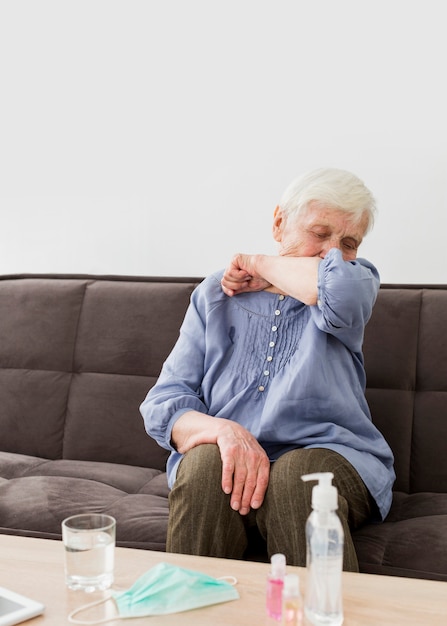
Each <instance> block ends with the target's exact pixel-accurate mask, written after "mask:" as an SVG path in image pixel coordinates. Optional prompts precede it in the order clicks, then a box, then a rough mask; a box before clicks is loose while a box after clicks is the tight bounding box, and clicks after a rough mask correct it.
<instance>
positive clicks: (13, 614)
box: [0, 587, 45, 626]
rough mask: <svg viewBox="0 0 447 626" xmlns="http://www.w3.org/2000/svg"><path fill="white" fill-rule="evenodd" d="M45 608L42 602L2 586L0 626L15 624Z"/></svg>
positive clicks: (12, 625) (34, 615) (0, 592)
mask: <svg viewBox="0 0 447 626" xmlns="http://www.w3.org/2000/svg"><path fill="white" fill-rule="evenodd" d="M44 610H45V607H44V605H43V604H42V603H41V602H36V601H35V600H31V599H30V598H26V597H25V596H22V595H20V594H19V593H15V592H14V591H10V590H9V589H5V588H4V587H0V626H14V624H20V622H24V621H25V620H27V619H30V618H31V617H36V616H37V615H40V614H41V613H43V612H44Z"/></svg>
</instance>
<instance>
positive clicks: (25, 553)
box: [0, 535, 447, 626]
mask: <svg viewBox="0 0 447 626" xmlns="http://www.w3.org/2000/svg"><path fill="white" fill-rule="evenodd" d="M63 558H64V555H63V546H62V543H61V542H60V541H53V540H46V539H31V538H25V537H16V536H10V535H0V586H1V587H7V588H8V589H11V590H12V591H15V592H16V593H21V594H23V595H26V596H29V597H31V598H33V599H35V600H39V601H41V602H43V604H45V606H46V609H45V613H44V614H43V615H42V616H39V617H36V618H34V619H32V620H30V621H28V622H26V624H27V625H28V624H29V626H64V624H69V621H68V614H69V613H70V612H71V611H73V610H74V609H76V608H78V607H80V606H81V605H84V604H86V603H88V602H92V601H94V600H96V599H101V598H102V597H104V594H103V593H100V592H98V593H93V594H87V593H85V592H83V591H70V590H68V589H67V588H66V586H65V582H64V566H63ZM160 562H166V563H173V564H175V565H179V566H181V567H186V568H189V569H194V570H198V571H200V572H203V573H206V574H208V575H210V576H215V577H219V576H225V575H227V576H235V577H236V578H237V580H238V584H237V589H238V591H239V595H240V599H239V600H235V601H231V602H226V603H222V604H219V605H213V606H209V607H204V608H200V609H195V610H192V611H187V612H184V613H181V614H179V613H176V614H171V615H162V616H156V617H151V618H150V621H148V618H136V619H132V621H131V622H129V621H122V620H121V621H119V620H111V621H110V622H108V624H110V626H118V625H120V626H122V625H123V624H126V623H129V624H132V626H147V625H148V624H153V626H165V625H166V626H167V625H171V626H174V625H175V626H178V625H179V624H180V623H181V624H182V626H188V625H189V624H191V625H194V626H200V625H202V624H203V625H205V624H206V625H207V626H208V625H210V624H212V626H224V625H225V626H236V625H237V624H241V625H243V626H251V625H253V626H265V625H266V624H269V625H270V624H271V622H270V621H269V620H267V618H266V614H265V588H266V578H267V574H268V570H269V565H268V564H267V563H254V562H249V561H234V560H230V559H216V558H208V557H196V556H188V555H181V554H168V553H163V552H151V551H147V550H135V549H129V548H117V549H116V557H115V583H114V585H113V589H114V590H124V589H127V588H128V587H130V586H131V585H132V584H133V582H134V581H135V580H136V579H137V578H138V577H139V576H141V575H142V574H143V573H144V572H146V571H147V570H148V569H150V568H151V567H153V566H154V565H156V564H157V563H160ZM287 572H288V573H292V572H293V573H297V574H298V575H299V577H300V585H301V590H302V592H304V590H305V584H306V570H305V569H304V568H297V567H290V566H288V567H287ZM343 605H344V615H345V619H344V622H343V624H344V626H354V625H361V626H379V625H380V626H387V625H388V624H389V625H393V626H396V625H400V624H405V625H406V626H412V625H415V626H416V625H417V626H429V625H434V624H436V625H439V626H441V625H446V624H447V583H444V582H438V581H429V580H418V579H410V578H398V577H388V576H378V575H377V576H376V575H371V574H353V573H348V572H344V573H343ZM113 615H115V608H114V603H113V601H112V600H109V602H108V603H107V604H103V605H101V607H97V608H96V609H91V610H90V611H85V612H84V613H82V614H78V615H77V616H76V617H77V618H78V619H81V618H82V619H99V618H100V617H104V616H107V617H109V616H113ZM306 623H307V622H306ZM274 624H278V623H277V622H274Z"/></svg>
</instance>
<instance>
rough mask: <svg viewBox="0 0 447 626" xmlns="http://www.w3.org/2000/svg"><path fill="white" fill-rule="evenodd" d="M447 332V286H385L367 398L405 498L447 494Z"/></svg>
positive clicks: (371, 335)
mask: <svg viewBox="0 0 447 626" xmlns="http://www.w3.org/2000/svg"><path fill="white" fill-rule="evenodd" d="M446 325H447V286H446V285H433V286H425V287H424V286H412V285H400V286H397V285H383V286H382V287H381V288H380V292H379V295H378V299H377V302H376V304H375V307H374V310H373V314H372V317H371V320H370V321H369V323H368V324H367V326H366V331H365V341H364V345H363V352H364V356H365V366H366V373H367V392H366V396H367V399H368V402H369V405H370V408H371V413H372V416H373V421H374V423H375V424H376V425H377V427H378V428H379V430H380V431H381V432H382V433H383V434H384V435H385V437H386V439H387V441H388V443H389V444H390V446H391V448H392V450H393V452H394V455H395V470H396V483H395V489H397V490H400V491H404V492H406V493H413V492H423V491H433V492H447V333H446Z"/></svg>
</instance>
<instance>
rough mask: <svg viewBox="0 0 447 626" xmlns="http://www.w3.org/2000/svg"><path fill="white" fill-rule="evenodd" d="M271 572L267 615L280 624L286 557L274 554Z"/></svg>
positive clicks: (268, 579)
mask: <svg viewBox="0 0 447 626" xmlns="http://www.w3.org/2000/svg"><path fill="white" fill-rule="evenodd" d="M270 563H271V570H270V573H269V575H268V577H267V597H266V609H267V615H268V616H269V617H271V618H272V619H274V620H276V621H277V622H280V621H281V619H282V590H283V587H284V576H285V574H286V557H285V556H284V554H274V555H273V556H272V558H271V559H270Z"/></svg>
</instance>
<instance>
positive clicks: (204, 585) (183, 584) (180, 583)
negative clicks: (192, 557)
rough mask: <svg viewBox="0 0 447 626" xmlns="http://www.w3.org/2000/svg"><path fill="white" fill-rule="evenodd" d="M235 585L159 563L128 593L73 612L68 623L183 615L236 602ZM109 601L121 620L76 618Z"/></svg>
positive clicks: (124, 592)
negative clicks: (83, 619)
mask: <svg viewBox="0 0 447 626" xmlns="http://www.w3.org/2000/svg"><path fill="white" fill-rule="evenodd" d="M232 580H233V584H236V582H237V581H236V579H234V578H233V579H232ZM233 584H231V583H229V582H227V581H226V580H223V579H218V578H213V577H212V576H208V575H207V574H201V573H200V572H195V571H193V570H188V569H184V568H182V567H177V566H175V565H169V564H168V563H159V564H158V565H156V566H155V567H152V568H151V569H150V570H148V571H147V572H146V573H145V574H143V575H142V576H140V578H138V579H137V580H136V582H135V583H134V584H133V585H132V587H130V588H129V589H127V590H126V591H120V592H116V591H114V592H112V595H111V596H109V597H108V598H105V599H104V600H100V601H99V602H92V603H90V604H85V605H84V606H81V607H79V608H78V609H76V610H75V611H72V613H70V615H69V616H68V620H69V622H71V623H72V624H84V625H92V624H104V623H106V622H110V621H112V620H117V619H128V618H132V617H146V616H149V615H163V614H166V613H180V612H181V611H189V610H190V609H197V608H199V607H202V606H208V605H210V604H218V603H220V602H228V601H229V600H237V599H238V598H239V594H238V592H237V590H236V589H235V588H234V586H233ZM109 599H113V600H114V601H115V604H116V607H117V609H118V616H113V617H107V618H104V619H99V620H94V621H82V620H77V619H75V618H74V616H75V615H76V614H77V613H79V612H80V611H83V610H84V609H87V608H90V607H93V606H96V605H98V604H101V603H103V602H107V600H109Z"/></svg>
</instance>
